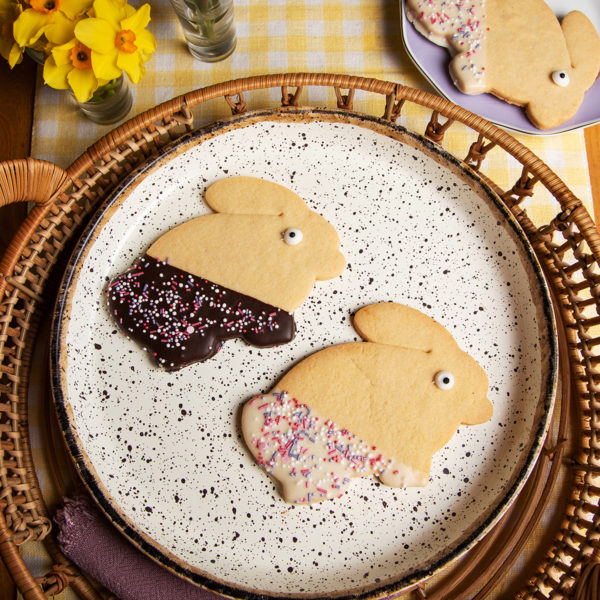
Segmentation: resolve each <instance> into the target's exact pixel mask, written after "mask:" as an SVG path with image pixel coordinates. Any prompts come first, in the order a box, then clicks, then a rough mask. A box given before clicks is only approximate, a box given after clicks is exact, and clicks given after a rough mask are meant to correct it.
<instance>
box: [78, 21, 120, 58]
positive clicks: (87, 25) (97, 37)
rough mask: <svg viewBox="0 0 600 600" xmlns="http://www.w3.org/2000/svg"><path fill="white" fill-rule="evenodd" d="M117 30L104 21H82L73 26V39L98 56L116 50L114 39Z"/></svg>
mask: <svg viewBox="0 0 600 600" xmlns="http://www.w3.org/2000/svg"><path fill="white" fill-rule="evenodd" d="M118 31H119V30H118V29H115V28H114V26H113V25H112V24H111V23H109V22H108V21H105V20H104V19H99V18H95V19H83V20H81V21H79V23H77V25H75V37H76V38H77V39H78V40H79V41H80V42H81V43H82V44H85V45H86V46H87V47H88V48H91V49H92V50H94V51H95V52H98V53H100V54H109V53H111V52H114V51H115V50H116V48H115V38H116V37H117V33H118Z"/></svg>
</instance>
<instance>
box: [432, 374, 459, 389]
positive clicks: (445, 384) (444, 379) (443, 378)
mask: <svg viewBox="0 0 600 600" xmlns="http://www.w3.org/2000/svg"><path fill="white" fill-rule="evenodd" d="M434 382H435V385H437V386H438V387H439V388H440V390H450V389H452V388H453V387H454V375H452V373H450V371H438V372H437V373H436V374H435V377H434Z"/></svg>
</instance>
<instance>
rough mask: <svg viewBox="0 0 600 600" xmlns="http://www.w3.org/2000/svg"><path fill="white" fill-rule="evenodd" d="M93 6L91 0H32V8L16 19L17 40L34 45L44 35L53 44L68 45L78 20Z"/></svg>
mask: <svg viewBox="0 0 600 600" xmlns="http://www.w3.org/2000/svg"><path fill="white" fill-rule="evenodd" d="M91 5H92V0H30V3H29V6H30V8H28V9H27V10H24V11H23V13H22V14H21V15H20V16H19V18H18V19H17V20H16V21H15V25H14V29H13V31H14V36H15V40H16V42H17V43H18V44H19V45H20V46H32V45H33V44H35V42H37V40H38V39H39V38H40V37H41V36H42V35H45V36H46V39H47V40H48V41H49V42H51V43H52V44H57V45H61V44H65V43H66V42H68V41H69V40H70V39H71V38H72V37H73V30H74V29H75V20H76V19H77V18H78V17H80V16H81V15H82V14H83V13H84V12H85V11H86V10H88V9H89V8H90V6H91Z"/></svg>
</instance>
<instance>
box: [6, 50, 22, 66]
mask: <svg viewBox="0 0 600 600" xmlns="http://www.w3.org/2000/svg"><path fill="white" fill-rule="evenodd" d="M22 60H23V48H21V47H20V46H19V45H18V44H13V45H12V48H11V49H10V53H9V55H8V65H9V66H10V68H11V69H12V68H13V67H14V66H15V65H18V64H19V63H20V62H21V61H22Z"/></svg>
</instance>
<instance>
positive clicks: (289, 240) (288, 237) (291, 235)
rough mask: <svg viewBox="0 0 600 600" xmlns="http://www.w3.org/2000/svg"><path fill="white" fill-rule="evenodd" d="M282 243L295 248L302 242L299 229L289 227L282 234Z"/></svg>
mask: <svg viewBox="0 0 600 600" xmlns="http://www.w3.org/2000/svg"><path fill="white" fill-rule="evenodd" d="M281 235H282V236H283V241H284V242H285V243H286V244H289V245H290V246H295V245H296V244H299V243H300V242H301V241H302V237H303V236H302V232H301V231H300V230H299V229H294V228H293V227H291V228H290V229H286V230H285V231H284V232H283V233H282V234H281Z"/></svg>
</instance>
